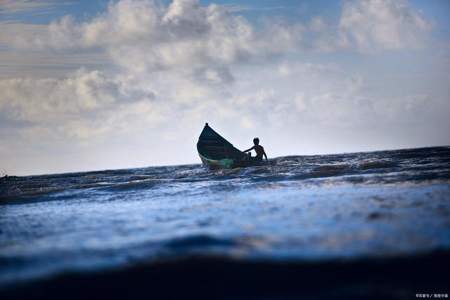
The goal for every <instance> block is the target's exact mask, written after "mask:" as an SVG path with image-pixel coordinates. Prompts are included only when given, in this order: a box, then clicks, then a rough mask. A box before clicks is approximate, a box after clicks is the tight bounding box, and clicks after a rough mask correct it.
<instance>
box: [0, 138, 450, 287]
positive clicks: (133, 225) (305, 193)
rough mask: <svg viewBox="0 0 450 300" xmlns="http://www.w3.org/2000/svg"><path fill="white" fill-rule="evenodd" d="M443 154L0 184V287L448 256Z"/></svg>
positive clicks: (448, 160) (282, 161)
mask: <svg viewBox="0 0 450 300" xmlns="http://www.w3.org/2000/svg"><path fill="white" fill-rule="evenodd" d="M449 183H450V147H435V148H422V149H408V150H396V151H379V152H370V153H352V154H338V155H317V156H289V157H279V158H275V159H271V160H270V164H269V165H268V166H260V167H251V168H241V169H232V170H217V171H211V170H208V169H207V168H205V167H203V166H201V165H200V164H195V165H182V166H167V167H148V168H140V169H128V170H107V171H98V172H82V173H69V174H57V175H42V176H26V177H8V178H3V179H1V181H0V287H1V286H6V285H10V284H13V283H19V282H26V281H29V280H32V279H36V278H46V277H48V276H56V275H59V274H64V273H67V272H90V271H93V270H94V271H96V270H108V269H111V268H113V269H114V268H115V269H117V268H123V267H124V266H130V265H137V264H140V263H143V262H146V263H148V262H157V261H159V260H163V259H167V258H176V257H183V256H187V255H197V256H212V255H215V256H220V257H227V258H231V259H239V260H244V261H245V260H253V261H259V260H263V261H287V262H289V261H320V260H333V259H352V258H361V257H362V258H364V257H389V256H393V255H396V256H398V255H411V254H417V253H426V252H428V251H433V250H448V249H449V248H450V185H449Z"/></svg>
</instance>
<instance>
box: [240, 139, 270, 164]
mask: <svg viewBox="0 0 450 300" xmlns="http://www.w3.org/2000/svg"><path fill="white" fill-rule="evenodd" d="M253 144H254V146H253V147H251V148H250V149H247V150H245V151H244V152H249V151H252V150H255V152H256V159H257V160H262V159H263V156H264V157H265V158H266V160H267V155H266V152H265V151H264V147H263V146H261V145H260V144H259V138H257V137H256V138H254V139H253Z"/></svg>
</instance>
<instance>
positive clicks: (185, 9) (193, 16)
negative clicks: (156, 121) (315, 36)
mask: <svg viewBox="0 0 450 300" xmlns="http://www.w3.org/2000/svg"><path fill="white" fill-rule="evenodd" d="M301 38H302V26H301V25H299V24H297V25H295V24H294V25H292V24H283V23H280V22H276V23H270V24H266V26H264V28H263V29H261V30H255V28H254V27H253V26H252V25H251V24H250V23H249V22H248V21H247V20H246V19H245V18H243V17H241V16H236V15H233V14H231V13H229V11H228V10H227V9H226V8H225V7H222V6H218V5H214V4H211V5H208V6H201V5H200V4H199V3H198V1H196V0H175V1H173V2H172V3H171V4H170V5H169V6H167V7H165V6H161V5H158V4H156V3H155V2H153V1H139V0H135V1H132V0H122V1H119V2H117V3H113V4H110V5H109V6H108V10H107V12H105V13H104V14H102V15H99V16H98V17H95V18H93V19H92V20H90V21H88V22H84V23H77V22H75V21H74V19H73V18H72V17H70V16H65V17H63V18H62V19H60V20H58V21H56V22H53V23H51V24H50V25H49V26H48V28H47V31H46V32H44V33H38V34H35V36H34V37H32V38H30V37H26V36H25V37H24V36H18V37H16V38H15V39H14V40H13V43H14V44H15V45H16V46H17V47H21V48H31V47H37V48H40V49H44V48H53V49H68V48H95V47H101V48H104V49H105V50H106V51H107V52H108V53H109V54H110V55H111V57H112V58H113V59H114V61H115V62H116V63H117V64H119V65H120V66H123V67H125V68H127V69H131V70H133V71H140V72H146V71H155V70H165V69H171V68H178V69H181V68H189V69H191V70H192V69H195V68H199V70H202V69H204V70H205V72H209V70H208V69H207V68H213V69H214V68H216V67H217V69H214V70H213V72H216V73H223V72H221V71H220V70H223V68H224V67H225V66H227V65H229V64H232V63H235V62H239V61H242V60H246V59H252V58H255V57H258V56H262V57H265V56H268V55H273V54H279V53H284V52H286V51H289V50H291V49H297V48H298V47H299V45H300V42H301ZM218 70H219V71H218ZM196 71H197V72H198V70H196Z"/></svg>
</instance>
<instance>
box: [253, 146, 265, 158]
mask: <svg viewBox="0 0 450 300" xmlns="http://www.w3.org/2000/svg"><path fill="white" fill-rule="evenodd" d="M255 152H256V157H258V158H262V157H263V154H264V148H263V146H261V145H256V146H255Z"/></svg>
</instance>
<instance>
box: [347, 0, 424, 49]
mask: <svg viewBox="0 0 450 300" xmlns="http://www.w3.org/2000/svg"><path fill="white" fill-rule="evenodd" d="M430 28H431V24H430V23H429V22H428V21H426V20H425V18H424V17H423V16H422V15H421V14H420V13H419V12H418V11H417V10H415V9H413V8H412V7H411V6H410V5H409V3H408V2H407V1H406V0H359V1H353V0H349V1H346V2H344V6H343V10H342V15H341V19H340V21H339V45H340V46H343V47H352V45H354V46H356V47H357V49H359V50H361V51H373V50H379V49H401V48H416V47H420V46H422V45H423V42H424V39H425V34H426V33H427V32H428V31H429V30H430Z"/></svg>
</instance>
